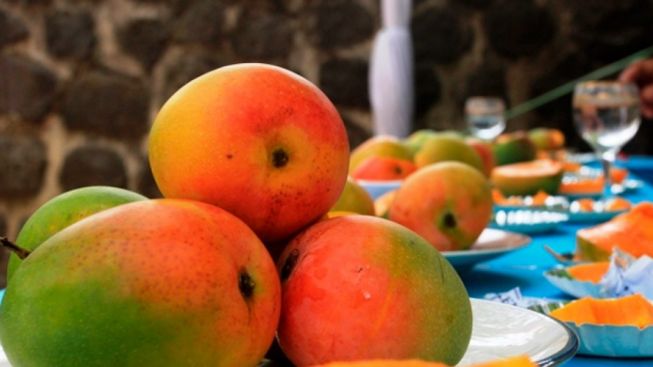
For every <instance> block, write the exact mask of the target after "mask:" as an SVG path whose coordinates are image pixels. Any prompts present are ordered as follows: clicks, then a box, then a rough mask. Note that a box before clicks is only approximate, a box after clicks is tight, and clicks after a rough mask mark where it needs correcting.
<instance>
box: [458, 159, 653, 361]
mask: <svg viewBox="0 0 653 367" xmlns="http://www.w3.org/2000/svg"><path fill="white" fill-rule="evenodd" d="M619 165H620V166H623V167H626V168H628V169H629V170H630V171H631V173H632V175H633V176H634V177H633V178H639V177H637V175H638V174H640V173H642V172H644V173H648V174H650V176H648V177H647V178H649V179H651V178H653V159H652V158H647V157H632V158H629V159H628V160H626V161H622V162H619ZM650 182H653V181H649V182H648V183H647V184H646V185H645V186H644V187H642V188H640V189H638V190H636V191H633V192H631V193H628V194H627V195H624V196H625V197H627V198H628V199H629V200H631V201H633V202H640V201H653V185H652V184H651V183H650ZM585 226H587V224H586V225H585ZM582 227H583V226H580V225H563V226H561V228H560V229H559V230H557V231H556V232H552V233H546V234H542V235H535V236H532V238H533V242H532V243H531V245H529V246H527V247H525V248H523V249H521V250H518V251H515V252H513V253H510V254H508V255H506V256H503V257H501V258H498V259H496V260H492V261H488V262H486V263H482V264H479V265H477V266H476V267H475V268H474V269H473V270H471V271H470V272H468V273H466V274H462V278H463V281H464V282H465V285H466V286H467V289H468V291H469V293H470V296H471V297H477V298H483V296H484V295H485V294H487V293H492V292H503V291H507V290H509V289H512V288H514V287H519V288H520V289H521V291H522V294H523V295H524V296H527V297H545V298H552V299H569V297H568V296H566V295H565V294H564V293H562V292H561V291H559V290H558V289H557V288H555V287H553V286H552V285H550V284H549V283H548V282H547V280H546V279H544V276H543V275H542V273H543V272H544V271H545V270H547V269H549V268H550V267H552V266H555V265H556V264H557V263H556V261H555V259H553V257H551V255H549V254H548V253H547V252H546V251H545V250H544V245H548V246H550V247H552V248H553V249H554V250H556V251H558V252H561V253H564V252H572V251H574V249H575V247H576V242H575V235H576V231H577V230H578V229H579V228H582ZM566 366H569V367H581V366H612V367H615V366H616V367H618V366H653V360H652V359H611V358H589V357H583V356H576V357H575V358H574V359H572V360H571V361H570V362H569V363H567V364H566Z"/></svg>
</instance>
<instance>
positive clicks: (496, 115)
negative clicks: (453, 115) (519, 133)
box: [465, 97, 506, 140]
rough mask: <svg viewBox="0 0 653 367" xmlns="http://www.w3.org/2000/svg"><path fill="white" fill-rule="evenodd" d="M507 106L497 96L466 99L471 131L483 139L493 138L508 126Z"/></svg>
mask: <svg viewBox="0 0 653 367" xmlns="http://www.w3.org/2000/svg"><path fill="white" fill-rule="evenodd" d="M505 109H506V106H505V105H504V103H503V100H501V99H500V98H496V97H470V98H468V99H467V101H465V119H466V121H467V127H468V129H469V132H470V133H471V134H472V135H474V136H475V137H477V138H479V139H482V140H492V139H494V138H496V137H497V136H499V134H501V132H503V130H504V129H505V128H506V119H505V116H504V112H505Z"/></svg>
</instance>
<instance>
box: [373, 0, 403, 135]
mask: <svg viewBox="0 0 653 367" xmlns="http://www.w3.org/2000/svg"><path fill="white" fill-rule="evenodd" d="M411 7H412V0H381V12H382V18H383V25H382V28H381V30H380V31H379V32H378V33H377V35H376V38H375V40H374V49H373V51H372V57H371V61H370V74H369V90H370V103H371V105H372V116H373V122H374V133H375V134H376V135H382V134H383V135H393V136H396V137H405V136H407V135H408V134H409V133H410V131H411V123H412V119H413V99H414V88H413V50H412V41H411V38H410V28H409V24H410V16H411Z"/></svg>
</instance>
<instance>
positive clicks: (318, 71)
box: [0, 0, 653, 273]
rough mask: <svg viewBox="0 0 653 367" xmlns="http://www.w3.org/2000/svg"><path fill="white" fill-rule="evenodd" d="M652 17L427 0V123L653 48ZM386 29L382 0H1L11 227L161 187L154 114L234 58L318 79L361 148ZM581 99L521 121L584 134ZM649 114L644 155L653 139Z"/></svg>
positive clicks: (421, 68) (632, 11) (4, 165)
mask: <svg viewBox="0 0 653 367" xmlns="http://www.w3.org/2000/svg"><path fill="white" fill-rule="evenodd" d="M652 19H653V0H448V1H447V0H414V16H413V23H412V31H413V37H414V48H415V62H416V73H415V81H416V97H417V101H416V110H417V117H416V121H415V124H414V127H415V129H417V128H421V127H425V126H430V127H433V128H437V129H456V128H458V129H460V128H462V126H463V125H462V119H461V107H462V103H463V101H464V100H465V98H466V97H467V96H469V95H477V94H495V95H501V96H503V97H504V98H505V99H506V100H507V101H508V104H509V105H515V104H519V103H520V102H523V101H525V100H527V99H529V98H531V97H533V96H536V95H538V94H540V93H542V92H544V91H547V90H549V89H551V88H553V87H555V86H557V85H559V84H562V83H563V82H566V81H568V80H570V79H573V78H575V77H578V76H580V75H582V74H584V73H586V72H588V71H590V70H593V69H594V68H596V67H599V66H601V65H604V64H606V63H608V62H611V61H614V60H616V59H619V58H621V57H623V56H625V55H628V54H630V53H632V52H634V51H637V50H638V49H641V48H644V47H646V46H649V45H650V44H651V43H652V41H653V38H652V37H651V35H652V34H653V21H652ZM378 26H379V7H378V2H377V1H376V0H315V1H310V0H241V1H236V0H192V1H183V0H0V234H2V233H8V235H9V236H10V237H14V236H15V234H16V233H17V230H18V228H19V226H20V224H21V223H22V222H23V221H24V220H25V218H26V217H27V216H28V215H29V214H30V213H31V212H32V211H33V210H34V209H35V208H37V207H38V206H39V205H40V204H42V203H43V202H44V201H46V200H47V199H49V198H51V197H52V196H54V195H55V194H57V193H59V192H61V191H62V190H68V189H71V188H74V187H79V186H84V185H90V184H108V185H114V186H120V187H127V188H130V189H133V190H137V191H140V192H143V193H144V194H146V195H149V196H152V197H154V196H158V195H159V194H158V191H157V189H156V187H155V186H154V184H153V181H152V178H151V175H150V173H149V168H148V166H147V161H146V159H145V156H146V142H145V138H146V134H147V131H148V127H149V123H150V122H151V121H152V118H153V116H154V115H155V113H156V111H157V109H158V107H160V106H161V104H162V103H163V101H165V99H166V98H167V97H169V96H170V95H171V94H172V93H173V92H174V91H175V90H176V89H177V88H179V87H180V86H181V85H183V84H184V83H185V82H187V81H188V80H190V79H192V78H193V77H196V76H198V75H200V74H202V73H204V72H206V71H208V70H211V69H213V68H216V67H219V66H221V65H226V64H230V63H235V62H246V61H261V62H268V63H274V64H277V65H281V66H284V67H287V68H290V69H292V70H294V71H296V72H298V73H300V74H302V75H304V76H305V77H307V78H308V79H310V80H312V81H313V82H315V83H316V84H318V85H319V86H320V87H321V88H322V89H323V90H324V91H325V93H326V94H327V95H328V96H329V97H330V98H331V99H332V100H333V102H334V103H335V104H336V105H337V106H338V108H339V110H340V111H341V113H342V115H343V118H344V119H345V121H346V123H347V127H348V131H349V133H350V140H351V144H352V145H356V144H358V143H359V142H360V141H362V140H363V139H364V138H366V137H367V136H369V134H370V132H371V128H370V126H371V123H370V113H369V102H368V92H367V70H368V56H369V54H370V50H371V45H372V39H373V37H374V33H375V31H376V29H377V28H378ZM569 104H570V100H569V98H563V99H561V100H559V101H557V102H555V103H552V104H550V105H547V106H545V107H543V108H541V109H540V110H538V111H537V112H534V113H530V114H527V115H524V116H522V117H520V118H519V119H516V120H514V121H511V122H510V123H509V129H513V130H514V129H518V128H525V127H529V126H535V125H548V126H555V127H559V128H561V129H563V130H564V131H565V132H566V133H567V136H568V139H569V140H570V141H571V142H572V144H579V138H578V137H577V135H576V134H575V132H574V131H573V126H572V124H571V119H570V108H569ZM649 125H650V124H643V128H642V130H643V131H640V133H639V135H638V137H637V138H636V140H635V141H634V142H633V143H631V144H630V145H629V147H628V149H629V150H630V151H633V152H644V151H645V149H646V147H650V146H651V144H650V142H649V138H648V137H649V136H650V131H651V128H650V127H649ZM649 149H650V148H649ZM2 273H4V272H2Z"/></svg>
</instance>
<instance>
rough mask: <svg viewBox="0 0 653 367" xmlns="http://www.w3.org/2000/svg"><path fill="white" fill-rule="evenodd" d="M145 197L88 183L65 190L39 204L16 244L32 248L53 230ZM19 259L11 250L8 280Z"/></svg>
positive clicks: (39, 243)
mask: <svg viewBox="0 0 653 367" xmlns="http://www.w3.org/2000/svg"><path fill="white" fill-rule="evenodd" d="M139 200H147V198H146V197H145V196H143V195H141V194H137V193H135V192H132V191H129V190H125V189H121V188H118V187H111V186H88V187H82V188H79V189H74V190H70V191H67V192H64V193H62V194H60V195H58V196H55V197H54V198H52V199H50V200H49V201H48V202H46V203H45V204H43V205H42V206H41V207H40V208H38V209H37V210H36V211H35V212H34V213H33V214H32V215H31V216H30V217H29V219H28V220H27V222H25V225H23V228H22V229H21V230H20V232H19V233H18V237H17V238H16V244H17V245H18V246H19V247H21V248H23V249H25V250H28V251H33V250H34V249H36V248H37V247H38V246H39V245H41V243H43V242H44V241H45V240H47V239H48V238H50V237H52V235H53V234H55V233H57V232H59V231H61V230H62V229H64V228H66V227H68V226H70V225H71V224H73V223H75V222H77V221H79V220H80V219H82V218H86V217H88V216H89V215H91V214H95V213H97V212H100V211H102V210H105V209H109V208H113V207H115V206H118V205H122V204H126V203H130V202H133V201H139ZM21 262H22V260H21V259H20V258H19V257H18V256H17V255H16V254H13V253H12V254H11V255H10V257H9V264H8V266H7V280H8V281H11V277H12V275H13V274H14V272H15V271H16V269H17V268H18V266H19V265H20V263H21Z"/></svg>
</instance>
